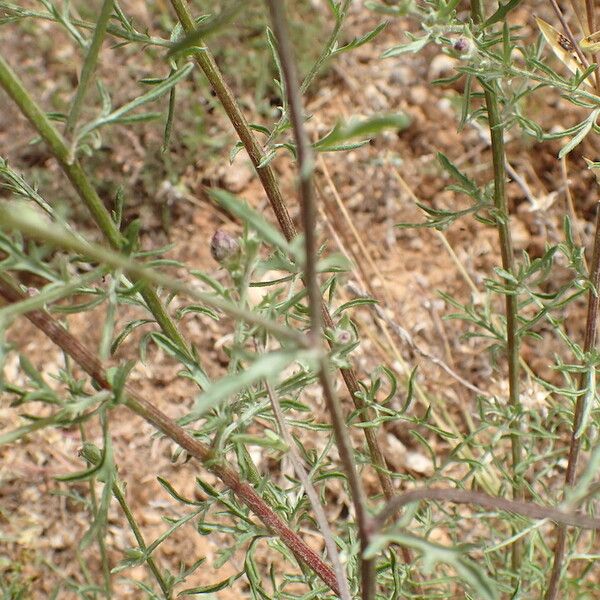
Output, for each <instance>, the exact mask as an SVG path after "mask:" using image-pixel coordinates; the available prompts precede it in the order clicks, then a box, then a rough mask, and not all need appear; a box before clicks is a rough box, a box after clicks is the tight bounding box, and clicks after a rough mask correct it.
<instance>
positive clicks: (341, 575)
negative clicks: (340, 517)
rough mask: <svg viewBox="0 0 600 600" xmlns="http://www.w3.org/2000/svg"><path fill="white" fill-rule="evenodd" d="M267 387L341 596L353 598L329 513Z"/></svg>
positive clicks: (275, 396)
mask: <svg viewBox="0 0 600 600" xmlns="http://www.w3.org/2000/svg"><path fill="white" fill-rule="evenodd" d="M265 387H266V388H267V393H268V395H269V399H270V400H271V407H272V408H273V414H274V415H275V421H277V425H278V427H279V433H280V434H281V436H282V437H283V439H284V441H285V443H286V444H287V445H288V448H289V455H290V460H291V463H292V466H293V467H294V471H295V472H296V477H298V479H299V480H300V482H301V483H302V487H303V488H304V491H305V492H306V496H307V498H308V500H309V502H310V505H311V506H312V509H313V512H314V513H315V519H316V521H317V523H318V524H319V528H320V529H321V533H322V534H323V540H324V541H325V547H326V548H327V554H329V559H330V560H331V563H332V565H333V569H334V571H335V575H336V578H337V582H338V587H339V588H340V598H341V599H342V600H352V597H351V595H350V588H349V586H348V579H347V578H346V574H345V572H344V568H343V567H342V563H341V561H340V555H339V553H338V550H337V546H336V543H335V540H334V539H333V534H332V532H331V528H330V527H329V523H328V522H327V515H326V514H325V510H324V509H323V506H322V505H321V502H320V501H319V495H318V494H317V490H315V487H314V486H313V484H312V482H311V480H310V478H309V476H308V473H307V472H306V469H305V468H304V465H303V464H302V458H301V457H300V453H299V452H298V449H297V448H296V443H295V442H294V438H293V437H292V434H291V433H290V430H289V427H288V426H287V423H286V420H285V415H284V414H283V410H282V409H281V404H280V402H279V398H278V397H277V393H276V391H275V390H274V389H273V386H272V385H271V384H270V383H269V382H268V380H265Z"/></svg>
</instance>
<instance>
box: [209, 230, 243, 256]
mask: <svg viewBox="0 0 600 600" xmlns="http://www.w3.org/2000/svg"><path fill="white" fill-rule="evenodd" d="M239 251H240V245H239V244H238V241H237V240H236V239H235V238H234V237H233V236H232V235H231V234H230V233H228V232H227V231H225V230H224V229H217V231H215V234H214V235H213V237H212V240H211V241H210V253H211V254H212V257H213V258H214V259H215V260H216V261H217V262H218V263H221V264H223V263H226V262H229V261H231V259H233V258H235V257H236V256H237V255H238V253H239Z"/></svg>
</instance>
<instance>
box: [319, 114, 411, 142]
mask: <svg viewBox="0 0 600 600" xmlns="http://www.w3.org/2000/svg"><path fill="white" fill-rule="evenodd" d="M410 122H411V119H410V117H409V116H408V115H406V114H402V113H398V114H393V115H376V116H374V117H370V118H368V119H364V120H358V119H354V120H350V121H348V122H347V123H342V122H340V123H337V124H336V125H335V127H334V128H333V129H332V130H331V131H330V132H329V133H328V134H326V135H325V137H323V138H321V139H320V140H319V141H317V142H316V143H315V148H316V149H317V150H319V151H322V150H330V149H331V148H332V147H335V146H338V145H339V144H340V143H342V142H345V141H346V140H350V139H352V138H357V137H373V136H375V135H377V134H379V133H381V132H382V131H384V130H386V129H396V130H398V131H402V130H404V129H406V128H407V127H408V126H409V125H410Z"/></svg>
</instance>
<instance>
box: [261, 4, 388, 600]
mask: <svg viewBox="0 0 600 600" xmlns="http://www.w3.org/2000/svg"><path fill="white" fill-rule="evenodd" d="M266 3H267V6H268V7H269V12H270V15H271V23H272V25H273V32H274V34H275V38H276V40H277V46H278V52H279V59H280V62H281V70H282V73H283V78H284V80H285V91H286V95H287V100H288V106H289V113H290V121H291V124H292V129H293V132H294V139H295V142H296V152H297V156H298V160H297V165H298V176H299V195H300V207H301V212H302V225H303V228H304V246H305V251H306V259H305V260H306V267H305V274H304V279H305V283H306V286H307V288H308V298H309V304H308V307H309V313H310V327H311V330H310V337H311V338H312V342H313V344H314V345H315V346H318V345H320V337H321V306H322V298H321V290H320V288H319V279H318V274H317V231H316V230H317V219H316V213H317V210H316V201H315V190H314V185H313V173H314V156H313V151H312V146H311V145H310V142H309V140H308V136H307V135H306V131H305V129H304V111H303V106H302V96H301V93H300V85H299V83H298V76H297V73H296V62H295V60H294V55H293V50H292V46H291V43H290V35H289V31H288V28H287V20H286V16H285V9H284V4H283V2H281V0H266ZM319 380H320V382H321V386H322V388H323V394H324V397H325V402H326V404H327V408H328V411H329V414H330V417H331V420H332V423H333V430H334V433H335V439H336V445H337V447H338V451H339V453H340V459H341V461H342V465H343V467H344V471H345V474H346V477H347V479H348V484H349V487H350V492H351V495H352V501H353V503H354V510H355V513H356V521H357V524H358V533H359V537H360V545H361V551H362V552H364V550H366V548H367V546H368V545H369V539H370V517H369V514H368V512H367V503H366V496H365V492H364V489H363V486H362V483H361V481H360V477H359V475H358V471H357V469H356V464H355V461H354V451H353V449H352V444H351V442H350V436H349V434H348V429H347V426H346V420H345V418H344V413H343V411H342V407H341V405H340V401H339V399H338V397H337V394H336V392H335V387H334V385H333V381H332V378H331V375H330V373H329V361H328V360H327V359H326V358H325V357H323V358H322V359H321V360H320V365H319ZM362 552H361V554H362ZM360 564H361V574H362V577H361V578H362V597H363V599H364V600H372V599H373V598H375V584H376V578H375V562H374V560H372V559H371V560H365V559H363V558H361V562H360Z"/></svg>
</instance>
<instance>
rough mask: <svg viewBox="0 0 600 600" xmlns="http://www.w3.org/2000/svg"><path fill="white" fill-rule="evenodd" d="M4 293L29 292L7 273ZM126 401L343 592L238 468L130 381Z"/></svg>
mask: <svg viewBox="0 0 600 600" xmlns="http://www.w3.org/2000/svg"><path fill="white" fill-rule="evenodd" d="M0 296H2V297H4V299H5V300H6V301H7V302H9V303H14V302H19V301H21V300H24V299H25V298H26V296H25V294H23V293H22V292H21V291H20V290H19V289H18V287H17V285H16V284H15V283H14V282H13V281H12V280H10V279H9V278H8V277H7V275H5V274H3V275H2V276H1V277H0ZM26 316H27V318H28V319H29V320H30V321H31V322H32V323H33V324H34V325H35V326H36V327H37V328H38V329H40V330H41V331H42V332H43V333H44V334H46V336H48V338H50V340H52V342H54V343H55V344H56V345H57V346H58V347H59V348H60V349H61V350H62V351H63V352H64V353H65V354H67V355H68V356H70V357H71V358H72V359H73V360H74V361H75V362H76V363H77V364H78V365H79V366H80V367H81V368H82V369H83V370H84V371H85V372H86V373H87V374H88V375H89V376H90V377H92V378H93V379H94V381H95V382H96V383H97V384H98V385H99V386H100V387H101V388H103V389H106V390H112V386H111V384H110V383H109V380H108V377H107V375H106V371H105V368H104V366H103V365H102V363H101V362H100V361H99V360H98V358H96V356H95V355H93V354H92V353H91V352H90V351H89V350H88V349H87V348H86V347H85V346H83V344H81V342H80V341H79V340H78V339H76V338H75V337H74V336H73V335H72V334H70V333H69V332H68V331H67V330H66V329H65V328H64V327H63V326H62V325H61V324H60V323H59V322H58V321H56V320H55V319H54V318H53V317H51V316H50V315H49V314H48V313H47V312H46V311H43V310H34V311H31V312H28V313H27V315H26ZM122 403H123V405H124V406H126V407H127V408H129V409H130V410H131V411H133V412H134V413H136V414H137V415H139V416H140V417H142V418H143V419H145V420H146V421H148V423H150V424H151V425H152V426H153V427H155V428H156V429H157V430H159V431H160V432H161V433H163V434H164V435H166V436H167V437H168V438H169V439H171V440H173V441H174V442H175V443H177V444H178V445H179V446H180V447H181V448H183V449H184V450H186V451H187V452H188V454H189V455H190V456H193V457H194V458H196V459H197V460H199V461H200V462H201V463H202V464H203V465H204V467H206V468H207V469H208V470H209V471H211V472H212V473H214V474H215V475H216V476H217V477H218V478H219V479H220V480H221V481H222V482H223V483H224V484H225V485H226V486H227V487H228V488H229V489H230V490H231V491H232V492H233V493H234V494H235V495H236V496H237V497H238V498H239V499H240V501H241V502H243V503H244V504H245V505H246V507H247V508H249V509H250V511H252V512H253V513H254V514H255V515H256V516H257V517H258V518H259V519H260V521H261V522H262V523H263V525H264V526H265V527H266V528H267V529H268V530H269V531H271V532H272V533H274V534H275V535H277V536H279V538H280V539H281V541H282V542H283V543H284V544H285V545H286V546H287V547H288V548H289V549H290V550H291V552H292V553H293V554H294V556H295V557H296V558H297V559H298V560H299V561H301V562H303V563H304V564H306V565H307V566H308V567H309V568H310V569H311V570H312V571H313V572H314V573H315V574H316V575H318V577H320V578H321V579H322V580H323V582H324V583H325V584H327V586H329V588H331V590H333V591H334V592H335V593H336V594H339V588H338V584H337V580H336V577H335V573H334V572H333V570H332V569H331V567H330V566H329V565H327V564H326V563H324V562H323V560H322V559H321V557H320V556H319V555H318V554H317V553H316V552H314V550H312V549H311V548H309V547H308V546H307V545H306V544H305V542H304V541H303V540H302V539H301V538H300V536H298V534H297V533H296V532H295V531H293V530H292V529H290V527H289V526H288V525H287V524H286V523H285V522H284V521H283V520H282V519H281V517H279V515H277V514H276V513H275V512H274V511H273V510H272V509H271V507H269V506H268V505H267V503H266V502H265V501H264V500H263V499H262V498H261V497H260V496H259V495H258V494H257V492H256V491H255V490H254V488H253V487H251V486H250V485H249V484H248V483H246V482H244V481H242V480H241V479H240V477H239V475H238V474H237V473H236V471H235V470H234V469H232V468H231V467H230V466H229V465H227V464H226V463H224V462H223V460H222V459H220V458H219V457H218V456H217V455H215V453H214V452H213V450H212V449H211V448H209V447H208V446H207V445H206V444H204V443H202V442H200V441H198V440H197V439H196V438H194V437H192V436H191V435H189V434H188V433H187V431H185V429H183V427H181V426H179V425H177V424H176V423H175V422H174V421H173V420H172V419H170V418H169V417H167V415H165V414H164V413H163V412H162V411H160V410H158V408H156V407H155V406H154V405H153V404H151V403H150V402H148V401H147V400H146V399H145V398H144V397H143V396H142V395H141V394H138V393H137V392H136V391H135V390H134V389H133V387H132V386H131V385H129V384H128V385H126V386H125V387H124V393H123V399H122Z"/></svg>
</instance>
